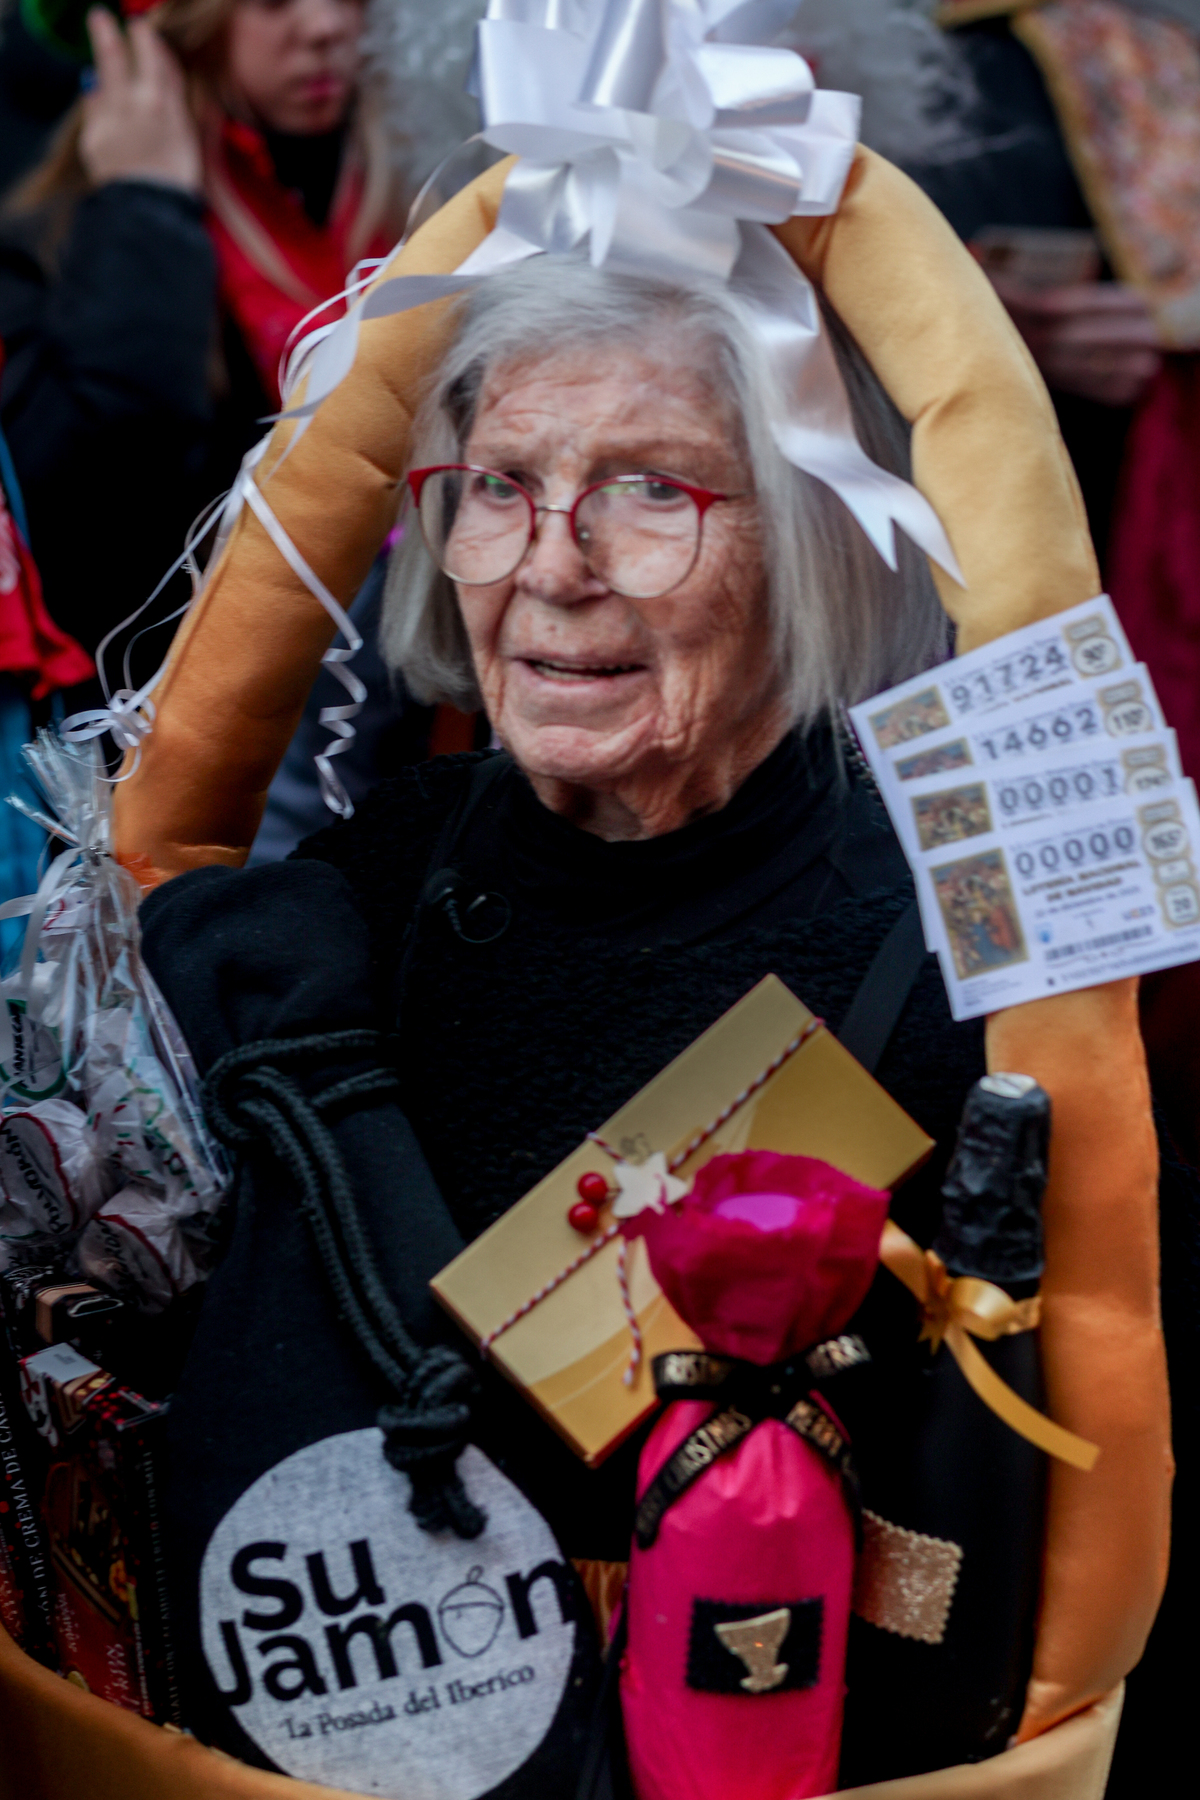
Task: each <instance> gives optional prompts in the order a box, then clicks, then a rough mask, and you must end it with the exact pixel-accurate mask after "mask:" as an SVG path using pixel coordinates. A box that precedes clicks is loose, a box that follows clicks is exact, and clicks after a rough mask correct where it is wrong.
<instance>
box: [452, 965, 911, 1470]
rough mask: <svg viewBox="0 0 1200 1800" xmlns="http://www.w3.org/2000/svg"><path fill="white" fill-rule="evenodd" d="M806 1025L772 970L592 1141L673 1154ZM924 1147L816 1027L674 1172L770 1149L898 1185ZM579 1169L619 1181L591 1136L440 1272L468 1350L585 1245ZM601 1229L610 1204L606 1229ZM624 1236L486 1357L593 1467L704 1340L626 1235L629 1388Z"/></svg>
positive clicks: (631, 1156) (634, 1153) (809, 1018)
mask: <svg viewBox="0 0 1200 1800" xmlns="http://www.w3.org/2000/svg"><path fill="white" fill-rule="evenodd" d="M813 1022H814V1021H813V1014H812V1013H811V1012H810V1011H809V1009H808V1008H807V1007H806V1006H805V1005H804V1004H803V1003H802V1002H801V1001H799V1000H797V998H796V996H795V995H794V994H793V993H791V992H790V991H789V989H788V988H786V987H785V986H784V984H783V982H782V981H780V980H779V979H778V977H777V976H774V975H768V976H766V977H765V979H764V980H762V981H760V982H759V983H758V985H757V987H754V988H752V989H751V990H750V992H749V993H748V994H747V995H746V996H745V997H744V999H742V1000H739V1001H738V1003H737V1005H736V1006H733V1007H731V1008H730V1010H729V1011H728V1012H727V1013H725V1014H724V1016H723V1017H722V1018H720V1019H718V1020H717V1022H716V1024H715V1025H711V1026H710V1027H709V1029H708V1030H707V1031H706V1032H704V1033H703V1035H702V1036H700V1037H698V1038H697V1039H696V1041H695V1043H694V1044H690V1045H689V1046H688V1048H687V1049H686V1050H684V1051H683V1052H682V1054H681V1055H679V1056H677V1057H676V1058H675V1060H674V1062H671V1063H668V1065H667V1067H666V1068H665V1069H664V1070H663V1071H662V1073H661V1074H659V1075H656V1076H655V1077H654V1079H653V1081H651V1082H649V1083H648V1084H647V1086H646V1087H644V1088H643V1089H642V1090H641V1092H640V1093H638V1094H635V1095H634V1097H633V1099H632V1100H630V1101H628V1102H627V1103H626V1104H625V1105H624V1106H623V1107H621V1109H620V1110H619V1111H618V1112H616V1113H614V1114H613V1116H612V1118H611V1119H608V1120H606V1121H605V1123H604V1124H603V1125H601V1126H599V1128H598V1131H597V1135H598V1136H599V1137H600V1138H602V1139H603V1140H604V1142H605V1143H606V1144H610V1145H612V1146H613V1148H614V1149H616V1150H619V1152H620V1154H621V1155H622V1157H624V1158H625V1160H626V1161H628V1162H631V1163H640V1162H643V1161H644V1160H645V1159H646V1157H648V1156H650V1155H651V1154H653V1152H654V1151H656V1150H661V1151H663V1152H665V1154H666V1156H667V1158H668V1161H670V1159H671V1157H672V1156H673V1155H675V1154H677V1153H678V1152H679V1151H680V1150H682V1149H683V1148H684V1146H685V1145H687V1144H689V1143H690V1142H691V1141H692V1139H693V1138H695V1137H696V1136H697V1134H698V1133H699V1132H701V1131H703V1130H704V1129H705V1127H706V1126H707V1125H708V1124H710V1122H711V1121H712V1120H714V1119H716V1118H717V1117H718V1116H719V1115H720V1114H721V1113H723V1112H724V1111H725V1110H726V1109H727V1108H729V1107H730V1105H731V1103H732V1102H733V1101H735V1100H736V1099H737V1097H738V1095H740V1094H742V1093H744V1091H745V1090H746V1089H747V1088H750V1087H752V1086H753V1085H754V1084H755V1083H756V1081H757V1080H758V1078H759V1077H760V1076H761V1075H762V1072H763V1071H764V1070H765V1069H767V1068H768V1067H769V1066H770V1065H771V1063H772V1062H774V1060H775V1059H776V1057H778V1056H780V1055H781V1054H782V1053H783V1052H785V1051H786V1049H787V1047H788V1045H789V1044H791V1043H792V1042H793V1040H794V1039H795V1038H797V1037H798V1036H800V1034H801V1033H802V1032H804V1031H805V1029H806V1028H808V1027H811V1026H812V1025H813ZM932 1148H933V1142H932V1139H930V1138H928V1137H927V1136H926V1135H925V1133H924V1132H923V1131H922V1130H921V1129H920V1128H919V1126H917V1125H916V1124H914V1122H913V1121H912V1119H910V1118H909V1116H908V1114H907V1113H906V1112H905V1111H904V1110H903V1108H902V1107H899V1106H897V1104H896V1102H895V1101H894V1100H893V1099H892V1098H891V1097H890V1095H888V1094H886V1093H885V1092H884V1090H883V1089H882V1088H881V1087H880V1086H879V1083H878V1082H877V1081H875V1080H874V1079H873V1078H872V1076H870V1075H868V1074H867V1072H866V1070H865V1069H863V1068H862V1067H861V1066H860V1065H859V1064H858V1063H857V1062H855V1060H854V1058H853V1057H852V1056H851V1055H850V1053H849V1051H847V1050H843V1048H842V1046H841V1045H840V1044H839V1043H838V1041H837V1039H836V1038H835V1037H833V1036H832V1034H831V1033H830V1032H828V1031H826V1030H825V1029H824V1027H821V1026H818V1027H817V1028H816V1029H815V1030H813V1031H812V1035H811V1036H809V1037H808V1038H807V1039H806V1040H805V1041H804V1042H803V1043H802V1044H801V1046H800V1048H799V1049H798V1050H796V1051H795V1052H794V1053H793V1054H792V1055H790V1056H789V1057H788V1058H787V1060H786V1061H785V1062H784V1063H783V1064H782V1066H781V1067H780V1068H779V1069H778V1070H777V1071H776V1073H775V1074H774V1075H772V1076H771V1077H770V1078H769V1080H767V1081H766V1082H764V1083H763V1084H762V1086H761V1087H757V1088H756V1091H754V1092H753V1093H752V1094H751V1095H750V1096H749V1097H748V1098H747V1099H746V1100H745V1101H744V1102H743V1103H742V1104H741V1105H739V1106H737V1107H736V1109H735V1110H734V1111H733V1112H732V1114H731V1116H730V1117H729V1118H728V1120H726V1121H725V1123H724V1124H722V1125H721V1126H719V1127H718V1129H717V1130H716V1131H715V1132H714V1133H713V1134H712V1136H711V1137H708V1138H707V1139H706V1141H705V1142H704V1143H703V1145H702V1146H701V1147H700V1148H699V1149H698V1150H696V1151H695V1152H694V1153H693V1155H692V1156H690V1157H689V1158H688V1160H687V1161H686V1162H684V1163H683V1164H682V1165H681V1166H680V1168H679V1169H678V1170H677V1171H676V1172H677V1173H678V1174H679V1175H680V1176H681V1177H682V1178H684V1179H686V1178H687V1177H689V1176H690V1175H692V1174H694V1172H695V1171H696V1169H698V1168H699V1167H700V1166H701V1164H703V1163H706V1162H707V1161H708V1160H709V1158H710V1157H713V1156H717V1155H720V1154H721V1153H722V1152H726V1151H735V1150H777V1151H781V1152H784V1153H787V1154H790V1155H802V1156H818V1157H821V1158H822V1159H823V1160H824V1161H825V1162H829V1163H833V1164H834V1165H835V1166H836V1167H837V1168H839V1169H842V1170H843V1171H844V1172H845V1173H846V1174H847V1175H852V1176H854V1177H855V1178H856V1179H857V1180H859V1181H863V1182H866V1183H868V1184H869V1185H870V1186H871V1187H878V1188H892V1187H895V1186H896V1184H897V1183H898V1182H900V1181H902V1180H903V1179H904V1177H905V1176H906V1175H908V1174H910V1173H911V1171H912V1170H913V1169H915V1168H917V1167H918V1166H919V1164H920V1163H922V1162H923V1161H924V1160H925V1158H926V1157H927V1156H928V1154H929V1152H930V1150H931V1149H932ZM588 1170H596V1171H598V1172H600V1173H601V1174H603V1175H604V1177H605V1178H606V1180H610V1179H611V1176H612V1162H611V1159H610V1158H609V1157H608V1156H606V1155H605V1153H604V1152H603V1151H602V1150H600V1149H599V1148H598V1146H597V1145H596V1144H594V1143H591V1142H589V1141H587V1140H585V1141H584V1142H583V1143H582V1144H580V1145H579V1147H578V1149H576V1150H573V1151H572V1152H571V1154H570V1156H568V1157H567V1158H566V1159H565V1161H563V1162H561V1163H559V1165H558V1167H557V1168H556V1169H554V1170H552V1171H551V1173H550V1174H549V1175H547V1176H546V1177H545V1179H544V1180H543V1181H539V1182H538V1184H537V1186H536V1187H535V1188H532V1189H531V1190H530V1192H529V1193H528V1194H526V1195H525V1197H524V1199H523V1200H520V1201H518V1202H517V1204H516V1206H514V1207H512V1208H511V1209H510V1210H509V1211H508V1212H506V1213H505V1215H504V1217H503V1218H501V1219H497V1221H496V1223H495V1224H494V1225H493V1226H491V1228H490V1229H489V1230H488V1231H485V1232H484V1233H483V1235H482V1237H478V1238H476V1240H475V1242H474V1243H473V1244H471V1245H469V1246H468V1248H467V1249H465V1250H464V1251H463V1252H462V1253H461V1255H459V1256H456V1257H455V1259H454V1261H453V1262H452V1263H449V1264H448V1265H447V1267H446V1268H444V1269H443V1270H442V1271H441V1273H440V1274H439V1275H437V1276H435V1278H434V1280H433V1282H432V1287H433V1291H434V1293H435V1294H436V1296H437V1298H438V1299H439V1300H440V1302H441V1303H442V1305H443V1306H444V1307H445V1308H446V1309H447V1311H448V1312H450V1313H451V1314H452V1315H453V1317H454V1318H455V1319H457V1321H458V1323H459V1324H460V1325H461V1326H462V1327H463V1329H464V1330H465V1331H466V1332H467V1333H468V1334H469V1335H470V1336H471V1337H472V1338H473V1339H474V1341H475V1342H476V1343H477V1344H478V1343H481V1342H482V1341H483V1340H484V1339H485V1338H487V1337H488V1336H489V1334H490V1333H492V1332H494V1331H496V1330H497V1328H498V1327H500V1326H501V1325H503V1324H504V1321H505V1320H506V1319H509V1318H511V1316H512V1315H513V1313H515V1312H516V1311H517V1310H518V1309H519V1308H521V1307H522V1306H524V1305H526V1303H527V1302H528V1301H529V1300H530V1299H531V1298H532V1296H533V1295H534V1294H536V1293H538V1291H539V1290H540V1289H542V1288H543V1287H545V1286H547V1285H548V1284H550V1283H552V1282H554V1280H555V1278H556V1277H557V1276H558V1275H560V1274H561V1272H562V1270H563V1269H565V1268H566V1267H567V1265H568V1264H570V1263H572V1262H573V1261H574V1260H575V1259H576V1258H577V1257H578V1256H579V1255H580V1253H581V1251H583V1250H584V1249H586V1247H587V1246H586V1243H585V1241H584V1240H583V1239H582V1238H581V1237H580V1235H579V1233H578V1232H577V1231H576V1230H575V1229H574V1228H573V1226H571V1225H570V1224H569V1222H568V1219H567V1214H568V1212H569V1211H570V1208H571V1207H572V1205H573V1204H574V1203H575V1201H576V1200H577V1199H578V1197H579V1195H578V1188H577V1183H578V1181H579V1177H580V1176H581V1175H583V1174H585V1173H586V1172H587V1171H588ZM609 1222H610V1215H609V1211H608V1209H607V1208H606V1209H605V1210H604V1211H603V1212H602V1213H601V1220H600V1227H599V1229H600V1230H603V1228H604V1226H605V1225H607V1224H608V1223H609ZM618 1241H619V1240H615V1239H614V1240H613V1241H612V1242H610V1243H608V1244H606V1245H605V1246H604V1248H603V1249H602V1250H600V1251H598V1252H597V1254H596V1255H595V1256H593V1257H591V1259H590V1260H589V1261H587V1262H586V1263H584V1265H583V1266H582V1267H581V1268H580V1269H578V1270H576V1272H575V1273H574V1274H573V1275H570V1276H569V1277H568V1278H567V1279H566V1280H565V1281H562V1282H560V1283H559V1285H557V1286H556V1287H554V1289H553V1291H552V1292H551V1293H549V1294H547V1295H546V1296H545V1298H544V1299H541V1300H539V1302H538V1303H537V1305H536V1306H534V1307H532V1308H531V1309H530V1310H529V1311H528V1312H527V1313H525V1315H524V1316H523V1317H522V1318H520V1319H518V1320H517V1322H516V1323H515V1324H513V1325H510V1326H509V1327H508V1329H507V1330H505V1331H503V1332H502V1333H501V1335H500V1336H499V1337H498V1338H496V1340H495V1341H494V1342H493V1343H492V1344H491V1346H490V1347H489V1351H488V1354H489V1355H490V1357H491V1358H492V1360H493V1361H494V1362H495V1364H496V1365H497V1367H498V1368H500V1369H502V1370H503V1372H504V1374H505V1375H507V1376H508V1378H509V1380H510V1381H513V1382H515V1383H516V1385H517V1387H519V1388H520V1389H521V1390H522V1392H523V1393H524V1394H525V1395H526V1397H527V1398H528V1399H529V1400H531V1401H532V1403H533V1404H534V1406H536V1407H537V1409H538V1411H539V1412H540V1413H541V1414H542V1415H543V1416H544V1417H545V1418H546V1419H547V1420H549V1422H550V1424H551V1425H553V1426H554V1428H555V1430H556V1431H558V1432H559V1433H560V1434H561V1435H562V1436H563V1437H564V1438H565V1439H566V1440H567V1442H568V1443H569V1444H570V1446H571V1448H572V1449H573V1450H574V1451H575V1452H576V1453H577V1455H579V1456H581V1457H582V1458H583V1460H584V1462H586V1463H589V1464H591V1465H593V1466H594V1465H595V1464H597V1463H599V1462H602V1461H603V1459H604V1458H605V1457H606V1456H607V1455H608V1454H609V1452H610V1451H612V1450H614V1449H615V1448H616V1446H617V1445H618V1444H619V1443H620V1442H621V1440H622V1439H623V1438H625V1437H627V1436H628V1435H629V1433H630V1432H631V1431H633V1430H635V1429H636V1427H637V1426H638V1425H639V1424H640V1423H641V1422H642V1420H643V1419H644V1418H645V1417H646V1416H647V1414H648V1413H650V1412H651V1411H652V1410H653V1408H654V1406H655V1397H654V1386H653V1381H652V1378H651V1372H650V1364H651V1361H652V1359H653V1358H654V1357H655V1356H657V1355H659V1354H660V1353H661V1352H662V1351H665V1350H679V1349H694V1348H697V1347H698V1339H697V1338H696V1336H695V1334H694V1332H692V1331H690V1330H689V1329H688V1327H687V1326H686V1325H685V1324H684V1323H683V1320H682V1319H681V1318H680V1317H679V1315H678V1314H677V1313H676V1312H675V1311H674V1309H673V1308H672V1307H671V1306H670V1305H669V1303H668V1301H667V1299H666V1296H665V1295H664V1294H663V1292H662V1290H661V1288H660V1287H659V1286H658V1283H657V1282H656V1281H655V1279H654V1276H653V1275H652V1274H651V1272H650V1266H649V1262H648V1260H647V1257H646V1251H645V1246H644V1244H643V1243H642V1241H641V1239H640V1238H639V1239H636V1240H634V1241H633V1242H632V1243H631V1244H630V1245H629V1249H628V1252H627V1257H628V1269H627V1276H628V1283H629V1291H630V1297H631V1301H632V1304H633V1308H634V1311H635V1313H636V1314H637V1319H638V1324H639V1325H640V1327H641V1332H642V1342H643V1355H642V1360H641V1364H640V1366H639V1368H638V1370H637V1373H636V1377H635V1379H634V1380H633V1382H632V1383H631V1384H629V1385H626V1382H625V1379H624V1377H625V1373H626V1371H627V1369H628V1367H629V1353H630V1348H631V1337H630V1331H629V1326H628V1322H627V1321H626V1318H625V1313H624V1310H623V1306H622V1300H621V1291H620V1284H619V1282H618V1278H617V1256H618Z"/></svg>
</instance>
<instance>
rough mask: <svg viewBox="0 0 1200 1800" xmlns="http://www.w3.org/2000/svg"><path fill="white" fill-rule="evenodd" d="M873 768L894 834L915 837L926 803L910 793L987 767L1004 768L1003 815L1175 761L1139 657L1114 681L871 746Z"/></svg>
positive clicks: (1074, 798)
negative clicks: (918, 805) (907, 740)
mask: <svg viewBox="0 0 1200 1800" xmlns="http://www.w3.org/2000/svg"><path fill="white" fill-rule="evenodd" d="M875 772H876V775H877V778H878V781H879V785H880V788H881V790H882V791H883V792H884V794H885V797H886V799H887V802H888V806H889V810H890V811H891V813H892V817H893V820H894V821H895V824H896V828H897V831H898V832H899V835H900V837H901V839H902V841H903V842H904V843H905V845H906V847H907V846H908V845H910V843H911V844H913V845H915V846H916V847H921V843H920V840H921V832H920V830H919V829H918V828H917V826H918V812H921V813H923V814H924V815H925V816H927V815H928V813H929V810H930V806H929V805H926V806H925V807H924V808H922V809H915V807H914V802H915V797H916V796H917V795H921V796H926V795H930V794H935V793H937V792H939V791H941V790H943V789H945V790H947V791H949V789H951V788H952V787H963V786H969V785H970V784H971V783H972V782H973V781H975V780H977V779H980V778H985V777H987V776H990V775H992V774H995V775H998V776H1003V777H1004V786H1003V788H998V789H997V795H998V797H999V798H1000V803H1001V805H1002V808H1003V814H1004V817H1006V818H1015V817H1017V816H1019V815H1020V814H1022V813H1023V812H1025V811H1027V810H1029V809H1033V810H1038V809H1040V808H1042V807H1049V808H1050V809H1052V810H1055V809H1056V810H1058V811H1061V810H1062V809H1063V808H1064V807H1065V806H1070V805H1073V804H1087V803H1088V802H1090V801H1092V800H1095V799H1103V798H1105V797H1111V796H1112V795H1114V794H1117V793H1125V792H1141V791H1145V790H1147V789H1148V788H1151V787H1156V786H1162V785H1163V784H1164V783H1165V782H1166V781H1168V780H1171V779H1175V778H1177V777H1178V776H1179V775H1180V774H1181V772H1182V771H1181V769H1180V765H1179V751H1178V747H1177V745H1176V742H1175V734H1174V732H1172V731H1169V730H1167V728H1166V726H1165V725H1164V724H1163V720H1162V715H1161V713H1160V711H1159V706H1158V700H1157V697H1156V695H1155V693H1154V687H1153V684H1152V682H1151V680H1150V677H1149V674H1148V673H1147V671H1146V669H1145V667H1144V666H1142V665H1139V666H1137V667H1135V668H1134V669H1133V670H1131V671H1130V672H1129V674H1128V675H1126V676H1122V678H1121V679H1120V680H1118V681H1115V682H1108V683H1105V682H1098V683H1094V684H1088V685H1087V686H1084V685H1083V684H1079V685H1077V686H1070V687H1063V688H1058V689H1056V690H1054V691H1053V692H1051V693H1047V694H1036V695H1032V696H1030V697H1029V698H1027V699H1024V700H1020V701H1014V702H1013V703H1012V704H1011V705H1009V706H1007V707H1005V708H1003V709H997V710H996V711H994V712H991V713H988V714H986V715H984V716H981V717H979V718H975V719H971V720H968V721H965V722H963V723H962V724H959V725H952V726H950V727H948V728H945V729H943V730H941V731H938V732H934V733H932V734H931V735H930V736H929V737H927V738H924V739H919V740H918V741H917V742H916V743H915V744H906V745H899V746H896V747H894V748H893V749H891V750H887V751H883V752H880V753H877V756H876V758H875ZM930 804H932V802H931V803H930Z"/></svg>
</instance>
